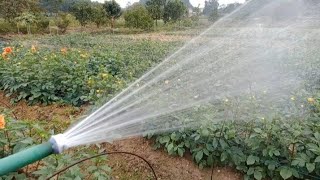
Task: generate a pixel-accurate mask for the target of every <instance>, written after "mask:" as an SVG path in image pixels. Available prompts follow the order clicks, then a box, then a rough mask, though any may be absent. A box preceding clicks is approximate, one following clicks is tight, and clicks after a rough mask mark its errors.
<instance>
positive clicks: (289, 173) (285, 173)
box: [280, 168, 292, 179]
mask: <svg viewBox="0 0 320 180" xmlns="http://www.w3.org/2000/svg"><path fill="white" fill-rule="evenodd" d="M280 175H281V177H282V178H283V179H289V178H290V177H291V176H292V171H291V169H289V168H282V169H281V171H280Z"/></svg>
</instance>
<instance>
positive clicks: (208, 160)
mask: <svg viewBox="0 0 320 180" xmlns="http://www.w3.org/2000/svg"><path fill="white" fill-rule="evenodd" d="M207 164H208V165H209V166H212V165H213V157H212V154H211V155H209V156H208V158H207Z"/></svg>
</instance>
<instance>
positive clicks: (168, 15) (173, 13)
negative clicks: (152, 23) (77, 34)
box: [163, 0, 187, 22]
mask: <svg viewBox="0 0 320 180" xmlns="http://www.w3.org/2000/svg"><path fill="white" fill-rule="evenodd" d="M186 10H187V8H186V6H185V5H184V4H183V2H182V1H180V0H170V1H169V2H168V3H167V4H166V5H165V6H164V15H163V20H164V21H165V22H167V21H170V20H171V21H178V20H179V21H180V20H181V18H182V17H183V16H184V15H185V14H186V13H187V11H186Z"/></svg>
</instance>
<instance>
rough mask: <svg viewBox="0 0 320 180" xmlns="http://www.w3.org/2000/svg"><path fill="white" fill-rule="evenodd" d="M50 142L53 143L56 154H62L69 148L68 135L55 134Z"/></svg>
mask: <svg viewBox="0 0 320 180" xmlns="http://www.w3.org/2000/svg"><path fill="white" fill-rule="evenodd" d="M49 142H50V143H51V144H52V149H53V152H54V153H55V154H60V153H62V152H63V151H64V150H66V149H67V145H66V137H65V136H64V135H63V134H57V135H53V136H52V137H51V138H50V140H49Z"/></svg>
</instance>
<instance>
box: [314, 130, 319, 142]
mask: <svg viewBox="0 0 320 180" xmlns="http://www.w3.org/2000/svg"><path fill="white" fill-rule="evenodd" d="M314 137H315V138H316V139H317V140H318V141H320V133H318V132H316V133H314Z"/></svg>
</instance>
